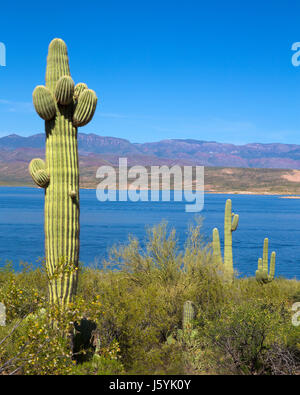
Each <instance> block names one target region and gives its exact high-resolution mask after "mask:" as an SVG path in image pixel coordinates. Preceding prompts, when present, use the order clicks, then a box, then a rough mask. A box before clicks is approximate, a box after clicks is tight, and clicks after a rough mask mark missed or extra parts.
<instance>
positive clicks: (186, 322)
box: [167, 300, 198, 344]
mask: <svg viewBox="0 0 300 395" xmlns="http://www.w3.org/2000/svg"><path fill="white" fill-rule="evenodd" d="M194 319H195V308H194V303H193V302H191V301H190V300H187V301H186V302H184V304H183V311H182V329H178V330H177V331H176V332H175V333H174V334H171V335H170V336H168V338H167V343H168V344H174V343H176V342H177V341H178V342H179V343H184V342H186V341H188V340H189V339H193V338H195V336H196V335H197V333H198V332H197V330H196V329H193V320H194Z"/></svg>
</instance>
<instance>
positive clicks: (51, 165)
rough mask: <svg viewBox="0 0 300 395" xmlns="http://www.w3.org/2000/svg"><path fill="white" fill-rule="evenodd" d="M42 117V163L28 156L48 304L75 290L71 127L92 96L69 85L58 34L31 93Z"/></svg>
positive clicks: (91, 107)
mask: <svg viewBox="0 0 300 395" xmlns="http://www.w3.org/2000/svg"><path fill="white" fill-rule="evenodd" d="M33 102H34V106H35V108H36V111H37V112H38V114H39V115H40V116H41V117H42V118H43V119H44V120H45V121H46V122H45V129H46V163H44V162H43V161H42V160H41V159H33V160H32V161H31V163H30V165H29V170H30V173H31V175H32V178H33V179H34V181H35V182H36V183H37V185H39V186H40V187H43V188H45V255H46V269H47V274H48V278H49V299H50V303H52V304H53V303H57V304H60V305H61V306H64V305H66V304H67V303H69V302H70V301H71V300H72V297H73V295H74V294H75V292H76V286H77V278H78V270H77V269H78V259H79V167H78V148H77V126H83V125H85V124H86V123H87V122H89V120H91V118H92V116H93V114H94V111H95V109H96V104H97V97H96V95H95V93H94V92H93V91H91V90H89V89H87V87H86V85H85V84H78V85H77V86H76V87H75V89H74V83H73V80H72V79H71V77H70V70H69V60H68V53H67V48H66V45H65V43H64V42H63V41H62V40H60V39H55V40H53V41H52V42H51V43H50V45H49V53H48V58H47V71H46V87H43V86H38V87H37V88H36V89H35V90H34V92H33Z"/></svg>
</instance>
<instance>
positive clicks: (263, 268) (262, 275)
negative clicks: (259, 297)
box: [255, 237, 276, 284]
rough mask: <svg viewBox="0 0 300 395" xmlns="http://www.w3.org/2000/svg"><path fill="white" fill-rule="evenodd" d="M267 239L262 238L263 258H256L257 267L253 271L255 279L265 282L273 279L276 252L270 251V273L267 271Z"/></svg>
mask: <svg viewBox="0 0 300 395" xmlns="http://www.w3.org/2000/svg"><path fill="white" fill-rule="evenodd" d="M268 259H269V239H268V238H267V237H266V238H265V239H264V249H263V259H261V258H258V267H257V270H256V273H255V277H256V280H257V281H258V282H260V283H263V284H266V283H270V282H271V281H273V280H274V275H275V259H276V253H275V251H273V252H272V253H271V261H270V273H269V262H268Z"/></svg>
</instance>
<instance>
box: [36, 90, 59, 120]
mask: <svg viewBox="0 0 300 395" xmlns="http://www.w3.org/2000/svg"><path fill="white" fill-rule="evenodd" d="M32 99H33V104H34V107H35V109H36V112H37V113H38V114H39V116H40V117H41V118H43V119H44V120H45V121H50V119H52V118H54V116H55V114H56V103H55V99H54V97H53V95H52V93H51V92H50V90H49V89H47V88H46V87H45V86H42V85H39V86H37V87H36V88H35V90H34V91H33V94H32Z"/></svg>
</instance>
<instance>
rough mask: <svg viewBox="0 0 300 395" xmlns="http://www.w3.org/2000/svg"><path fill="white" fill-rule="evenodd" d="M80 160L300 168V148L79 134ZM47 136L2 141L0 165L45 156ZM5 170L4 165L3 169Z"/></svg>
mask: <svg viewBox="0 0 300 395" xmlns="http://www.w3.org/2000/svg"><path fill="white" fill-rule="evenodd" d="M78 148H79V154H80V160H81V161H83V162H84V163H85V164H94V165H95V164H98V166H100V165H101V164H103V163H106V164H112V165H117V164H118V159H119V157H127V159H128V164H129V165H134V164H140V165H163V164H166V165H169V166H170V165H173V164H175V163H176V164H180V165H204V166H213V167H244V168H273V169H275V168H277V169H300V145H296V144H280V143H272V144H258V143H253V144H244V145H234V144H227V143H218V142H215V141H202V140H191V139H181V140H180V139H170V140H162V141H159V142H153V143H131V142H130V141H128V140H126V139H121V138H116V137H104V136H99V135H97V134H83V133H80V134H79V135H78ZM44 150H45V134H44V133H40V134H35V135H32V136H29V137H22V136H19V135H16V134H11V135H9V136H6V137H2V138H0V164H2V165H3V164H10V165H12V164H13V163H14V162H20V161H22V162H24V161H25V162H28V161H30V160H31V159H32V158H33V157H36V156H44ZM1 167H2V166H1Z"/></svg>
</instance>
